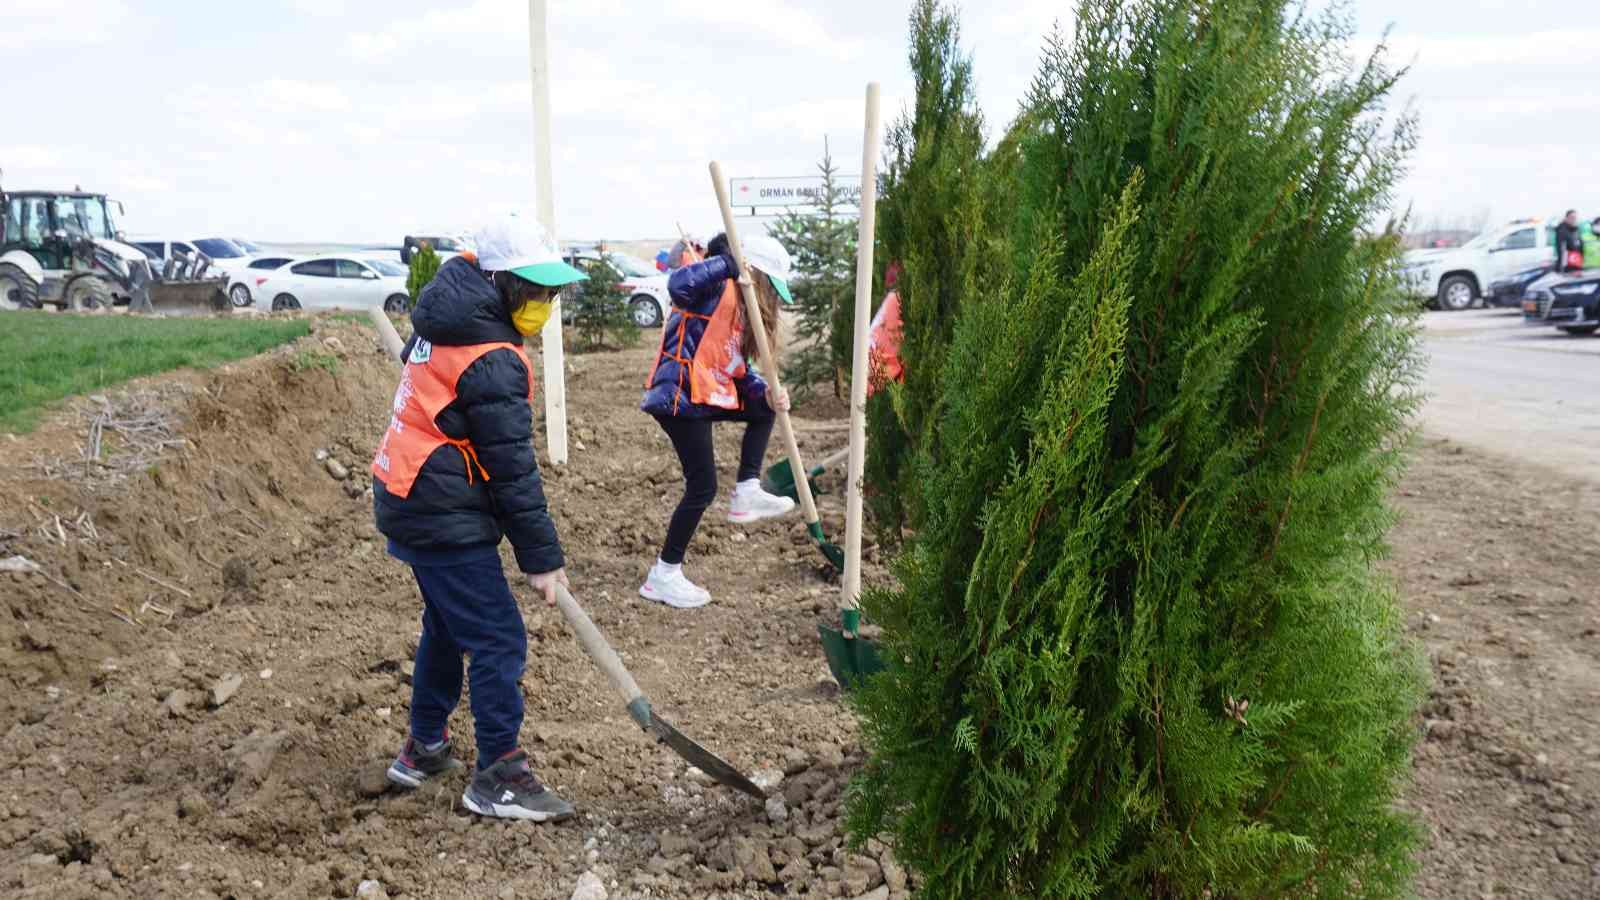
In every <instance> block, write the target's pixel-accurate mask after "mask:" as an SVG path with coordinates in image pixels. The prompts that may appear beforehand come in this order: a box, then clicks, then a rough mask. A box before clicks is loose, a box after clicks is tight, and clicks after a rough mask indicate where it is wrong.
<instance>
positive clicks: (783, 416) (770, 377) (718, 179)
mask: <svg viewBox="0 0 1600 900" xmlns="http://www.w3.org/2000/svg"><path fill="white" fill-rule="evenodd" d="M711 184H712V185H713V186H714V187H715V188H716V191H717V204H718V205H719V206H721V207H722V227H723V230H724V231H725V232H726V233H727V235H728V252H730V253H732V254H733V259H734V262H736V263H737V264H738V265H739V291H740V293H742V294H743V295H744V308H745V314H746V318H747V319H748V320H749V321H750V322H751V323H753V324H752V325H751V330H753V331H754V332H755V333H756V350H757V351H758V352H760V354H761V365H762V366H763V367H764V368H763V370H762V372H761V374H762V375H763V376H764V377H765V378H766V379H767V385H768V390H770V391H773V392H776V391H778V390H779V389H780V387H781V385H780V384H779V382H778V358H777V357H776V356H773V355H772V342H771V341H770V340H768V339H767V329H765V328H762V327H760V324H759V323H760V322H761V321H762V320H761V304H760V302H759V301H757V300H756V286H755V282H753V281H751V280H750V270H749V268H747V267H746V266H745V264H744V248H743V247H742V246H741V245H740V243H739V230H738V229H737V228H735V227H734V224H733V206H732V205H730V204H729V202H728V182H727V180H725V179H724V178H723V177H722V164H721V163H718V162H713V163H712V164H711ZM776 412H777V414H778V432H779V433H780V434H782V435H783V443H784V446H785V447H787V448H788V450H789V465H790V466H791V467H792V468H791V471H794V472H804V471H805V470H806V467H805V463H804V461H802V460H801V458H800V445H799V444H798V443H796V442H795V439H794V427H793V426H792V425H791V424H790V422H789V413H788V411H787V410H782V409H779V410H776ZM794 485H795V493H796V494H798V495H799V498H800V510H801V511H802V512H804V513H805V517H806V532H807V533H809V534H810V535H811V540H813V541H815V542H816V544H817V549H819V550H821V551H822V555H823V556H824V557H827V560H828V563H829V564H830V565H832V566H833V567H834V568H835V569H838V570H841V571H843V569H844V551H843V550H841V549H839V545H837V544H830V543H828V539H827V538H826V537H825V536H824V535H823V534H822V519H821V518H820V517H818V516H817V504H816V501H815V500H813V499H812V498H811V485H810V484H809V483H808V482H807V481H806V479H804V478H800V479H796V480H795V482H794Z"/></svg>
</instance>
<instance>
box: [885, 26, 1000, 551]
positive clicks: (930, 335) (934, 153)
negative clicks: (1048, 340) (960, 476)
mask: <svg viewBox="0 0 1600 900" xmlns="http://www.w3.org/2000/svg"><path fill="white" fill-rule="evenodd" d="M910 29H911V37H910V53H909V59H910V64H911V74H912V78H913V81H914V82H915V89H916V96H915V100H914V101H913V106H912V109H911V110H910V112H909V113H907V114H906V115H903V116H901V118H900V119H899V120H898V121H897V122H896V123H895V124H894V125H893V126H892V127H891V128H890V129H889V133H888V138H887V141H886V153H885V155H886V157H887V160H886V165H885V167H884V173H883V196H882V198H881V199H880V201H879V204H878V234H879V240H880V244H881V246H880V247H879V248H878V250H877V259H878V262H879V263H880V265H883V266H887V265H890V264H892V263H893V262H896V261H898V262H899V263H900V264H901V265H902V267H903V274H902V275H901V277H900V281H899V284H898V285H897V286H896V288H897V290H898V291H899V293H900V303H901V317H902V321H903V323H904V336H903V339H902V341H901V345H900V357H901V360H902V361H903V362H904V364H905V370H906V375H905V383H904V385H900V386H890V387H889V388H888V389H886V390H884V391H882V392H880V393H879V394H878V395H877V396H876V397H875V398H874V402H873V403H871V404H869V406H868V420H869V424H868V434H869V437H868V444H867V448H868V450H867V452H868V460H867V467H866V477H865V481H866V483H867V485H868V486H869V487H870V489H871V493H872V510H873V513H874V515H875V516H876V517H877V519H878V520H879V523H880V525H883V526H888V528H889V530H891V531H893V530H897V527H898V525H899V524H900V523H901V522H902V521H905V520H906V519H907V518H908V517H909V519H910V521H911V523H912V524H913V525H914V524H915V522H916V515H917V510H916V509H915V507H914V503H908V501H913V500H914V494H913V493H911V491H910V487H911V486H910V485H909V483H908V481H907V479H908V478H909V475H910V472H911V467H910V464H909V463H910V459H911V452H912V449H913V448H915V447H916V446H917V444H918V442H919V441H920V440H921V439H922V437H923V434H924V431H925V429H926V426H927V423H928V422H929V421H930V417H931V414H932V411H933V409H934V407H935V406H936V405H937V404H938V402H939V398H940V396H941V394H942V391H941V387H940V383H939V382H940V379H941V373H942V371H943V365H942V363H943V359H944V353H945V350H946V348H947V347H948V345H949V342H950V334H951V329H952V328H953V326H954V323H955V319H956V315H957V313H958V312H959V310H960V307H961V305H962V304H963V303H964V302H967V301H968V300H970V299H971V297H972V294H973V291H971V290H970V289H971V288H972V287H973V286H974V275H973V272H972V270H971V263H972V261H973V260H974V259H975V258H976V256H977V253H976V250H977V248H976V247H975V246H974V242H975V241H978V240H980V239H981V238H982V237H983V230H982V229H981V228H980V227H978V225H979V215H978V211H979V209H980V208H981V197H982V192H981V190H980V185H979V183H978V178H979V175H980V166H981V161H982V157H983V118H982V116H981V115H980V114H979V112H978V109H977V106H976V103H975V101H974V99H973V84H972V61H971V59H970V58H969V57H967V56H966V55H964V53H963V51H962V49H961V28H960V23H959V20H958V18H957V15H956V13H955V11H954V10H953V9H949V8H946V7H944V6H943V5H941V4H940V3H939V2H938V0H917V2H916V3H915V4H914V6H913V7H912V11H911V17H910ZM880 283H881V278H880Z"/></svg>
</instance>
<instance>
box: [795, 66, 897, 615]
mask: <svg viewBox="0 0 1600 900" xmlns="http://www.w3.org/2000/svg"><path fill="white" fill-rule="evenodd" d="M877 209H878V83H877V82H876V81H874V82H872V83H870V84H868V85H867V126H866V133H865V136H864V137H863V139H862V146H861V221H860V225H859V228H860V230H859V231H857V232H856V319H855V346H854V354H853V355H852V357H851V362H850V462H849V464H848V468H847V472H848V475H847V479H846V485H847V489H846V494H845V519H844V521H845V528H844V581H843V591H842V594H843V596H841V597H840V598H839V599H840V608H841V609H842V610H844V615H845V616H846V617H848V618H849V619H850V620H851V621H848V622H845V623H844V625H845V630H846V631H847V632H853V631H854V630H855V626H856V621H855V618H856V612H855V611H856V609H857V604H858V603H859V602H860V599H861V530H862V522H861V513H862V510H861V477H862V473H863V470H864V469H865V468H866V464H867V378H868V377H869V373H868V368H867V367H868V360H867V327H868V323H869V321H870V320H871V318H872V249H873V248H872V243H873V235H874V234H875V232H876V228H877V218H878V214H877ZM800 477H802V478H803V477H804V474H803V473H802V475H801V476H800Z"/></svg>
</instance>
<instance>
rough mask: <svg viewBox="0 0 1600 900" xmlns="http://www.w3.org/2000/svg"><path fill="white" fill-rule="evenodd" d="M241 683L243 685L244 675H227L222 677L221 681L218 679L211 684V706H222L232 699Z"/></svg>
mask: <svg viewBox="0 0 1600 900" xmlns="http://www.w3.org/2000/svg"><path fill="white" fill-rule="evenodd" d="M243 685H244V676H242V675H228V676H226V677H224V678H223V679H222V680H221V681H218V682H217V683H216V684H214V685H212V686H211V705H212V707H213V708H216V707H220V706H222V704H224V703H227V702H228V701H229V700H232V699H233V695H234V694H237V693H238V692H239V688H240V687H242V686H243Z"/></svg>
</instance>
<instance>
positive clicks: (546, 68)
mask: <svg viewBox="0 0 1600 900" xmlns="http://www.w3.org/2000/svg"><path fill="white" fill-rule="evenodd" d="M547 5H548V4H547V3H546V0H528V60H529V63H530V65H531V66H532V76H533V77H532V81H533V171H534V179H535V181H534V186H535V188H536V189H537V191H538V193H539V197H538V202H539V224H541V225H543V226H544V230H545V231H546V232H547V233H548V234H549V235H550V239H551V240H553V241H556V246H558V247H559V246H560V238H559V237H558V236H557V234H556V200H555V185H554V184H553V182H554V178H553V176H552V175H551V163H550V50H549V44H548V42H547V41H546V40H545V7H546V6H547ZM539 336H540V338H541V340H542V343H543V348H544V430H545V440H546V442H547V444H548V447H549V450H550V462H552V463H554V464H555V465H558V466H559V465H565V464H566V462H567V377H566V365H565V362H564V356H563V351H562V347H561V309H560V305H559V304H558V305H557V307H556V309H555V310H554V311H553V312H552V313H551V315H550V320H549V321H548V322H546V323H545V326H544V330H543V331H542V332H540V335H539Z"/></svg>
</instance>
